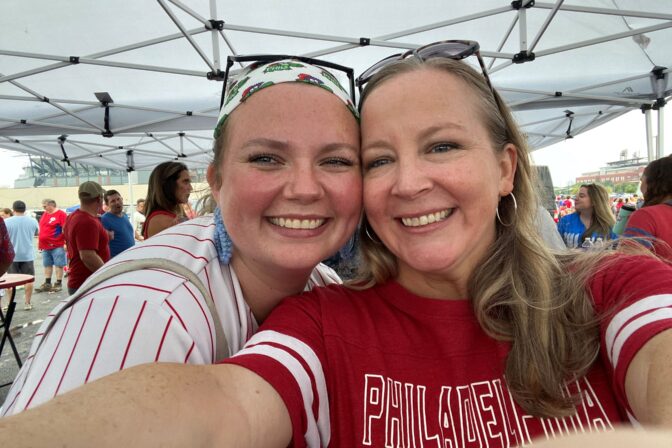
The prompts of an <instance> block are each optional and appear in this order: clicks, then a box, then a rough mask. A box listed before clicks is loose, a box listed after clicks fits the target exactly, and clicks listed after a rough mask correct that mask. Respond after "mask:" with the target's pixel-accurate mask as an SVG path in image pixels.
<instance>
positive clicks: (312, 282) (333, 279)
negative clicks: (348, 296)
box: [306, 263, 342, 290]
mask: <svg viewBox="0 0 672 448" xmlns="http://www.w3.org/2000/svg"><path fill="white" fill-rule="evenodd" d="M333 283H337V284H340V283H342V281H341V278H340V277H339V276H338V274H337V273H336V271H334V270H333V269H331V268H330V267H329V266H327V265H326V264H323V263H320V264H318V265H317V266H315V269H313V272H312V273H311V274H310V277H309V278H308V282H307V284H306V290H310V289H313V288H315V287H317V286H326V285H330V284H333Z"/></svg>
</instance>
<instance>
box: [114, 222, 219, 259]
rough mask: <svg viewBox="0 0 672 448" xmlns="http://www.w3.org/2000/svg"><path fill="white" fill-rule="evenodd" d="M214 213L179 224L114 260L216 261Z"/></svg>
mask: <svg viewBox="0 0 672 448" xmlns="http://www.w3.org/2000/svg"><path fill="white" fill-rule="evenodd" d="M214 234H215V224H214V220H213V218H212V215H208V216H202V217H199V218H195V219H192V220H190V221H186V222H183V223H181V224H177V225H175V226H172V227H170V228H169V229H166V230H165V231H163V232H160V233H157V234H156V235H154V236H152V237H151V238H150V239H147V240H146V241H143V242H141V243H139V244H136V245H135V246H133V247H132V248H130V249H128V250H126V251H124V252H123V253H121V254H120V255H118V256H117V257H115V260H118V261H124V260H126V259H137V258H167V259H169V260H172V261H176V262H178V263H181V264H184V263H189V264H191V263H192V262H194V261H197V262H199V263H203V262H205V263H208V262H210V261H211V260H212V259H214V260H217V249H216V247H215V240H214Z"/></svg>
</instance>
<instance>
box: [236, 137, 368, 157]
mask: <svg viewBox="0 0 672 448" xmlns="http://www.w3.org/2000/svg"><path fill="white" fill-rule="evenodd" d="M254 146H266V147H268V148H272V149H277V150H280V151H288V150H289V147H290V145H289V143H287V142H286V141H282V140H275V139H272V138H253V139H252V140H248V141H246V142H245V143H244V144H243V146H242V147H243V149H246V148H249V147H254ZM339 149H349V150H351V151H353V152H354V153H355V154H359V147H357V146H354V145H351V144H349V143H346V142H332V143H327V144H326V145H324V146H322V147H321V148H320V152H330V151H336V150H339Z"/></svg>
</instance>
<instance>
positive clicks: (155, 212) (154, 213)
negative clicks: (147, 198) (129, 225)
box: [147, 210, 177, 219]
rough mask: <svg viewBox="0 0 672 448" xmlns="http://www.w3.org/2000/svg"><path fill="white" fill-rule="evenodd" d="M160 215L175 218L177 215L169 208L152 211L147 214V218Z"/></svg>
mask: <svg viewBox="0 0 672 448" xmlns="http://www.w3.org/2000/svg"><path fill="white" fill-rule="evenodd" d="M158 216H167V217H170V218H175V217H176V216H177V215H176V214H175V213H172V212H169V211H167V210H154V211H153V212H152V213H150V214H149V216H147V219H152V218H156V217H158Z"/></svg>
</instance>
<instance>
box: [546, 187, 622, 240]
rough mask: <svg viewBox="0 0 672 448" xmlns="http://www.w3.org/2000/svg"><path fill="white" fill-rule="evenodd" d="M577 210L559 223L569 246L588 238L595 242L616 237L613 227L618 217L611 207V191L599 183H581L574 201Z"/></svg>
mask: <svg viewBox="0 0 672 448" xmlns="http://www.w3.org/2000/svg"><path fill="white" fill-rule="evenodd" d="M574 209H575V210H576V212H574V213H572V214H571V215H567V216H564V217H563V218H561V219H560V222H559V223H558V232H560V236H562V239H563V240H564V241H565V244H566V245H567V247H568V248H570V249H571V248H574V247H579V246H581V244H582V243H583V242H584V241H585V240H586V238H587V239H589V240H591V242H593V243H594V242H595V241H596V240H597V239H598V238H602V240H604V241H606V240H610V239H615V238H616V234H614V233H613V232H612V231H611V229H612V227H613V226H614V224H615V223H616V218H614V214H613V213H612V212H611V209H610V208H609V192H608V191H607V189H606V188H604V187H603V186H602V185H599V184H584V185H581V188H580V189H579V193H578V194H577V195H576V201H575V203H574Z"/></svg>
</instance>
